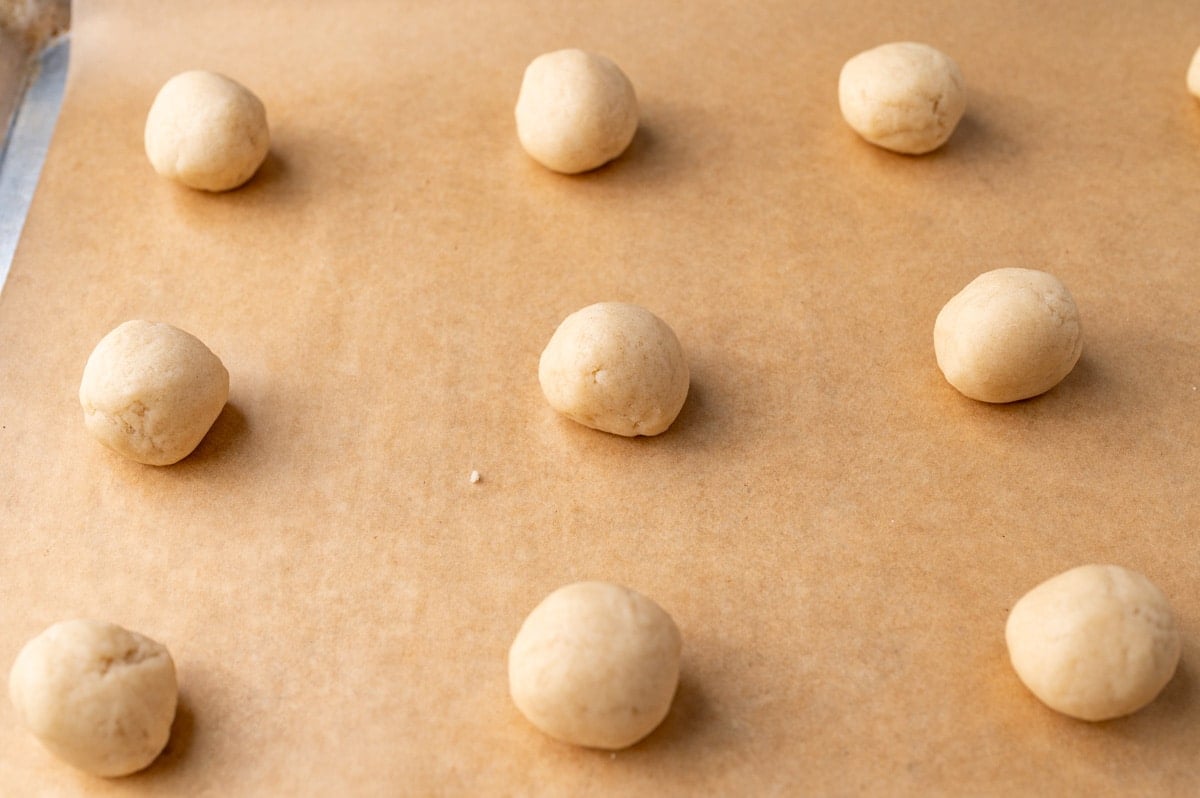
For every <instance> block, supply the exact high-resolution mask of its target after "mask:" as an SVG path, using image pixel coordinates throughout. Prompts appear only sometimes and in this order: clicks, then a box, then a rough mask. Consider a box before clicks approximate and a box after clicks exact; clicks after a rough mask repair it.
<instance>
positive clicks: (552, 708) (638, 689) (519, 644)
mask: <svg viewBox="0 0 1200 798" xmlns="http://www.w3.org/2000/svg"><path fill="white" fill-rule="evenodd" d="M682 645H683V642H682V638H681V637H680V634H679V629H678V627H676V626H675V622H674V621H673V620H671V616H670V615H668V614H667V613H666V612H665V611H664V610H663V609H662V608H661V607H660V606H658V604H656V603H655V602H653V601H652V600H650V599H648V598H646V597H645V596H643V595H642V594H640V593H637V592H635V591H633V590H629V589H628V588H624V587H621V586H619V585H614V584H610V583H607V582H577V583H575V584H572V585H567V586H566V587H561V588H559V589H558V590H556V591H554V592H553V593H551V594H550V595H549V596H547V597H546V598H545V599H544V600H543V601H542V603H541V604H539V605H538V606H537V607H536V608H535V609H534V610H533V612H531V613H530V614H529V617H528V618H526V619H525V622H524V623H523V624H522V625H521V630H520V631H519V632H518V633H517V637H516V639H515V640H514V641H513V644H512V648H511V649H510V650H509V652H508V684H509V690H510V692H511V693H512V699H513V701H514V702H515V703H516V705H517V708H518V709H520V710H521V713H522V714H523V715H525V717H526V718H528V719H529V721H530V722H531V723H533V725H534V726H536V727H538V728H539V729H541V730H542V731H543V732H545V733H546V734H548V735H550V736H551V737H553V738H555V739H557V740H561V741H563V742H566V743H572V744H574V745H582V746H587V747H589V748H606V749H614V750H615V749H618V748H626V747H628V746H630V745H633V744H634V743H636V742H637V741H638V740H640V739H642V738H643V737H645V736H646V735H647V734H649V733H650V732H652V731H653V730H654V729H655V728H656V727H657V726H658V724H659V723H661V722H662V720H663V718H665V717H666V715H667V711H668V710H669V709H670V708H671V701H672V699H673V698H674V695H675V688H676V686H677V684H678V682H679V655H680V650H681V648H682Z"/></svg>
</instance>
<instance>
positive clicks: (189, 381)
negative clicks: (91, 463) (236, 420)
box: [79, 321, 229, 465]
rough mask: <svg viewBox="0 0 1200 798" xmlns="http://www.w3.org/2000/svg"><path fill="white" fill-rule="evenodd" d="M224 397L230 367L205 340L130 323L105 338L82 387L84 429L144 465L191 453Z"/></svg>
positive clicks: (85, 371) (156, 326)
mask: <svg viewBox="0 0 1200 798" xmlns="http://www.w3.org/2000/svg"><path fill="white" fill-rule="evenodd" d="M228 398H229V372H228V371H226V370H225V366H223V365H221V361H220V359H219V358H218V357H217V356H216V355H214V354H213V353H212V352H211V351H210V350H209V348H208V347H207V346H205V345H204V344H203V343H201V341H200V340H199V339H198V338H196V337H195V336H193V335H191V334H189V333H186V332H184V331H183V330H181V329H179V328H177V327H172V326H171V325H170V324H159V323H155V322H149V321H127V322H125V323H124V324H122V325H121V326H120V327H117V328H116V329H115V330H113V331H112V332H110V333H109V334H108V335H106V336H104V338H102V339H101V340H100V343H98V344H96V348H95V350H93V351H92V354H91V357H89V358H88V361H87V365H86V366H84V369H83V381H82V382H81V383H80V385H79V402H80V404H82V405H83V421H84V424H85V425H87V429H88V432H90V433H91V434H92V436H93V437H95V438H96V440H98V441H100V442H101V443H103V444H104V445H105V446H108V447H109V448H110V449H112V450H114V451H116V452H119V453H120V454H123V455H125V456H126V457H128V458H129V459H131V460H136V461H138V462H139V463H146V464H147V465H170V464H171V463H175V462H178V461H180V460H182V459H183V458H184V457H187V456H188V455H189V454H191V452H192V450H193V449H195V448H196V446H197V445H198V444H199V443H200V440H201V438H203V437H204V435H205V433H207V432H208V429H209V427H211V426H212V425H213V422H214V421H216V420H217V416H218V415H220V413H221V408H222V407H224V406H225V400H226V399H228Z"/></svg>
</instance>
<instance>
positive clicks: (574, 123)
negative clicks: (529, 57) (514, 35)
mask: <svg viewBox="0 0 1200 798" xmlns="http://www.w3.org/2000/svg"><path fill="white" fill-rule="evenodd" d="M637 125H638V104H637V95H635V94H634V92H633V84H632V83H630V82H629V78H627V77H625V73H624V72H622V71H621V68H620V67H618V66H617V65H616V64H614V63H613V62H612V61H610V60H608V59H607V58H605V57H604V56H602V55H596V54H595V53H585V52H584V51H583V50H557V51H555V52H553V53H546V54H545V55H539V56H538V57H537V58H535V59H533V62H532V63H530V64H529V66H528V67H526V68H525V78H524V80H522V81H521V93H520V95H519V96H518V97H517V136H518V137H519V138H520V139H521V146H522V147H524V148H525V152H527V153H529V154H530V155H531V156H532V157H533V159H534V160H536V161H537V162H538V163H540V164H542V166H545V167H547V168H548V169H553V170H554V171H556V172H563V173H565V174H575V173H577V172H586V171H587V170H589V169H595V168H596V167H597V166H601V165H603V164H606V163H608V162H609V161H611V160H612V159H613V158H616V157H617V156H618V155H620V154H621V153H623V152H624V151H625V148H626V147H628V146H629V142H630V141H632V140H633V133H634V131H635V130H637Z"/></svg>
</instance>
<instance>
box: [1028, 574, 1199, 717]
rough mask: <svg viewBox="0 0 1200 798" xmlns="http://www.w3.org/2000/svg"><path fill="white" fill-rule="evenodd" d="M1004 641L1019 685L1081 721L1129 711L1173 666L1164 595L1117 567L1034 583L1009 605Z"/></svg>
mask: <svg viewBox="0 0 1200 798" xmlns="http://www.w3.org/2000/svg"><path fill="white" fill-rule="evenodd" d="M1005 637H1006V639H1007V642H1008V653H1009V657H1010V658H1011V659H1012V665H1013V668H1014V669H1015V670H1016V672H1017V676H1019V677H1020V679H1021V681H1022V682H1024V684H1025V686H1026V687H1028V688H1029V690H1030V691H1031V692H1032V693H1033V694H1034V695H1036V696H1037V697H1038V698H1039V699H1041V701H1042V702H1043V703H1045V704H1046V705H1047V706H1049V707H1050V708H1051V709H1054V710H1057V711H1059V712H1061V713H1063V714H1065V715H1070V716H1071V717H1074V718H1079V719H1081V720H1092V721H1098V720H1108V719H1110V718H1117V717H1121V716H1122V715H1128V714H1130V713H1132V712H1137V711H1138V710H1139V709H1141V708H1142V707H1144V706H1146V705H1147V704H1149V703H1150V702H1151V701H1153V700H1154V698H1155V696H1157V695H1158V694H1159V692H1160V691H1161V690H1162V689H1163V687H1165V686H1166V684H1167V682H1169V681H1170V680H1171V676H1172V675H1173V674H1174V673H1175V666H1176V665H1177V664H1178V662H1179V650H1180V640H1179V631H1178V629H1177V627H1176V624H1175V616H1174V614H1173V613H1172V611H1171V606H1170V604H1169V603H1168V602H1167V597H1166V596H1164V595H1163V593H1162V591H1161V590H1159V589H1158V588H1157V587H1156V586H1155V585H1154V584H1153V583H1152V582H1151V581H1150V580H1149V579H1147V578H1146V577H1144V576H1142V575H1141V574H1139V573H1136V572H1134V571H1130V570H1128V569H1126V568H1121V567H1120V566H1117V565H1083V566H1080V567H1078V568H1072V569H1071V570H1070V571H1066V572H1064V573H1061V574H1059V575H1058V576H1055V577H1053V578H1051V579H1048V580H1046V581H1045V582H1043V583H1042V584H1040V585H1038V586H1037V587H1035V588H1034V589H1033V590H1031V591H1029V592H1028V593H1026V594H1025V595H1024V596H1023V597H1022V598H1021V600H1020V601H1018V602H1017V603H1016V604H1015V605H1013V608H1012V612H1011V613H1009V616H1008V625H1007V627H1006V629H1005Z"/></svg>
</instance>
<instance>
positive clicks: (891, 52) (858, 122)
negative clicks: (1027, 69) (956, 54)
mask: <svg viewBox="0 0 1200 798" xmlns="http://www.w3.org/2000/svg"><path fill="white" fill-rule="evenodd" d="M838 103H839V105H841V108H842V116H843V117H844V118H845V119H846V122H847V124H849V125H850V127H852V128H854V131H855V132H856V133H858V135H860V136H862V137H863V138H864V139H866V140H867V141H869V142H871V143H872V144H876V145H878V146H880V147H883V148H885V149H889V150H892V151H894V152H903V153H907V154H909V155H920V154H922V153H926V152H930V151H931V150H936V149H937V148H938V147H940V146H942V145H943V144H945V143H946V140H947V139H949V138H950V134H951V133H953V132H954V127H955V126H956V125H957V124H958V120H959V119H961V118H962V115H963V111H965V110H966V108H967V91H966V84H965V82H964V81H963V76H962V72H960V71H959V69H958V64H956V63H954V61H953V60H952V59H951V58H950V56H948V55H946V54H945V53H943V52H941V51H940V50H936V49H934V48H932V47H930V46H929V45H927V44H917V43H915V42H894V43H892V44H884V45H881V46H879V47H876V48H874V49H873V50H867V51H866V52H862V53H859V54H858V55H856V56H854V57H853V58H851V59H850V60H849V61H847V62H846V63H845V65H844V66H843V67H842V74H841V76H840V78H839V79H838Z"/></svg>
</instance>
